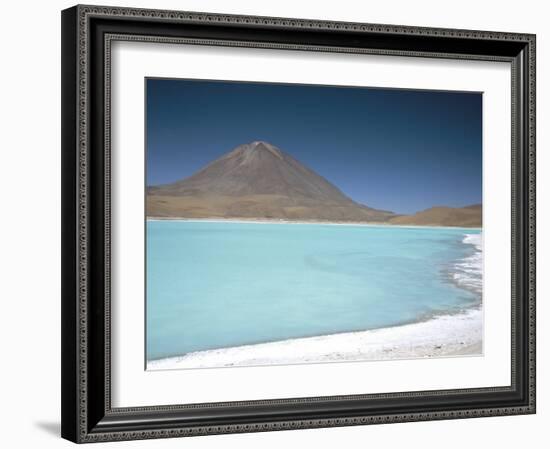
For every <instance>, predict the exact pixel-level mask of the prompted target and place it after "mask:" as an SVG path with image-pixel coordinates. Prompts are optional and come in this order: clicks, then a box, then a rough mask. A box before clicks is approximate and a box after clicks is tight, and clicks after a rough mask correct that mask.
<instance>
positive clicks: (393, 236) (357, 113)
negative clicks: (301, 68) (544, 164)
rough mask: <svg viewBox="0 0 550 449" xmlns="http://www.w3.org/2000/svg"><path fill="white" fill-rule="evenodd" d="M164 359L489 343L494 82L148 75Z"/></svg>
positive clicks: (212, 360)
mask: <svg viewBox="0 0 550 449" xmlns="http://www.w3.org/2000/svg"><path fill="white" fill-rule="evenodd" d="M145 102H146V104H145V111H146V117H145V119H146V136H145V137H146V138H145V144H146V174H145V195H146V202H145V203H146V211H145V215H146V217H145V226H146V267H145V270H146V298H145V301H146V304H145V307H146V323H145V326H146V341H145V359H146V368H147V369H148V370H164V369H189V368H215V367H235V366H258V365H286V364H298V363H326V362H353V361H355V362H357V361H381V360H395V359H418V358H432V357H467V356H480V355H482V354H483V338H482V337H483V304H482V290H483V271H482V265H483V264H482V262H483V245H482V93H480V92H459V91H434V90H408V89H396V88H395V89H393V88H392V89H388V88H376V87H345V86H325V85H299V84H276V83H259V82H234V81H209V80H187V79H163V78H146V79H145Z"/></svg>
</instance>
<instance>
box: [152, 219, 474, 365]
mask: <svg viewBox="0 0 550 449" xmlns="http://www.w3.org/2000/svg"><path fill="white" fill-rule="evenodd" d="M479 232H480V231H479V230H473V229H459V228H405V227H392V226H353V225H349V226H348V225H344V226H338V225H324V224H288V223H284V224H278V223H277V224H275V223H274V224H271V223H269V224H264V223H261V224H260V223H238V222H206V221H202V222H201V221H196V222H192V221H153V220H149V221H147V256H146V259H147V267H146V282H147V286H146V293H147V296H146V331H147V332H146V351H147V359H148V360H154V359H158V358H163V357H169V356H176V355H181V354H185V353H188V352H193V351H201V350H206V349H214V348H224V347H231V346H240V345H245V344H254V343H263V342H269V341H279V340H286V339H291V338H300V337H308V336H314V335H327V334H335V333H340V332H349V331H358V330H368V329H374V328H380V327H387V326H393V325H397V324H403V323H408V322H414V321H418V320H422V319H426V318H427V317H430V316H432V315H435V314H441V313H453V312H458V311H461V310H464V309H466V308H469V307H474V306H477V305H479V303H480V301H481V292H480V290H476V288H471V287H472V285H474V286H475V285H478V284H479V285H481V263H480V262H479V267H478V266H477V265H476V266H474V267H473V268H472V267H471V266H470V265H471V264H469V262H468V261H469V260H472V258H473V257H474V256H476V254H475V253H476V252H477V253H478V254H477V255H478V256H480V254H479V251H480V247H476V246H475V245H472V244H467V243H465V242H464V240H465V237H467V236H472V235H475V234H479ZM478 259H479V260H481V257H479V258H478ZM464 267H466V268H464ZM472 277H473V280H472ZM461 280H463V281H464V282H461Z"/></svg>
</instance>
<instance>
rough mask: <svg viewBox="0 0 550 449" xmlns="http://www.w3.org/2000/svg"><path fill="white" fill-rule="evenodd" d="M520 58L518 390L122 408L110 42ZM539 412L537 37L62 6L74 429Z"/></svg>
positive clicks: (115, 432) (67, 418)
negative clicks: (113, 302) (116, 361)
mask: <svg viewBox="0 0 550 449" xmlns="http://www.w3.org/2000/svg"><path fill="white" fill-rule="evenodd" d="M117 39H121V40H142V41H154V42H158V43H162V42H167V43H168V42H173V43H177V42H182V41H186V42H191V41H192V42H193V43H196V44H199V45H200V44H201V43H208V44H210V45H222V46H233V45H239V46H245V47H260V48H265V49H266V51H269V49H270V48H277V49H299V50H304V51H325V52H326V51H330V52H351V53H366V54H382V55H401V56H407V55H408V56H420V57H433V58H450V59H475V60H492V61H495V60H496V61H508V62H509V63H510V64H511V67H512V84H511V93H512V105H511V106H512V117H511V129H512V142H511V146H512V173H511V177H512V204H511V205H510V206H511V211H512V267H511V268H512V290H511V291H512V311H511V316H512V328H511V335H512V342H511V348H512V357H511V361H512V363H511V366H510V370H511V379H512V382H511V385H510V386H509V387H508V386H507V387H497V386H495V387H492V388H475V389H464V390H462V389H461V390H446V391H441V390H439V391H423V392H389V393H387V394H365V395H354V396H338V397H336V396H328V397H316V398H310V397H304V398H288V399H280V400H264V401H247V402H231V403H216V404H208V405H204V404H192V405H172V406H150V407H141V408H113V407H111V400H110V399H111V385H110V363H111V359H110V357H111V354H110V324H111V323H110V319H111V316H110V245H111V240H110V238H111V236H110V196H109V195H110V191H109V188H110V181H111V179H110V176H111V174H110V170H109V167H110V166H109V163H110V143H109V138H110V116H109V103H108V99H109V98H110V97H109V94H110V92H109V89H110V85H109V76H110V43H111V42H112V41H113V40H117ZM530 413H535V36H534V35H532V34H516V33H507V32H487V31H469V30H456V29H436V28H421V27H410V26H394V25H376V24H365V23H345V22H330V21H316V20H303V19H288V18H271V17H254V16H236V15H218V14H205V13H195V12H178V11H160V10H147V9H133V8H131V9H130V8H120V7H99V6H82V5H79V6H75V7H72V8H69V9H66V10H64V11H63V12H62V436H63V437H64V438H66V439H69V440H71V441H74V442H78V443H84V442H95V441H112V440H132V439H146V438H164V437H173V436H193V435H205V434H217V433H233V432H257V431H271V430H284V429H298V428H314V427H328V426H348V425H361V424H374V423H394V422H405V421H423V420H436V419H451V418H468V417H483V416H497V415H514V414H530Z"/></svg>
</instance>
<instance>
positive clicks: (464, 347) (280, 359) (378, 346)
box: [147, 308, 483, 370]
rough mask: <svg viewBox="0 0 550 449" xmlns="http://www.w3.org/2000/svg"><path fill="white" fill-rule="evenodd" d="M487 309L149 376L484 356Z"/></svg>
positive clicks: (199, 356) (205, 354)
mask: <svg viewBox="0 0 550 449" xmlns="http://www.w3.org/2000/svg"><path fill="white" fill-rule="evenodd" d="M482 321H483V312H482V310H481V308H478V309H471V310H468V311H466V312H464V313H460V314H454V315H443V316H437V317H435V318H432V319H429V320H427V321H422V322H418V323H413V324H405V325H402V326H394V327H388V328H382V329H374V330H368V331H362V332H348V333H342V334H334V335H324V336H319V337H307V338H297V339H291V340H284V341H276V342H269V343H259V344H254V345H246V346H238V347H231V348H222V349H213V350H208V351H198V352H192V353H189V354H185V355H182V356H177V357H169V358H164V359H159V360H152V361H149V362H148V363H147V369H148V370H168V369H184V368H216V367H229V366H260V365H287V364H296V363H319V362H342V361H374V360H390V359H391V360H395V359H416V358H430V357H452V356H465V355H471V356H476V355H477V356H480V355H482V354H483V349H482V329H483V323H482Z"/></svg>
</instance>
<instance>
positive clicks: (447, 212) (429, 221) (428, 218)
mask: <svg viewBox="0 0 550 449" xmlns="http://www.w3.org/2000/svg"><path fill="white" fill-rule="evenodd" d="M389 222H390V223H392V224H397V225H417V226H458V227H475V228H479V227H481V224H482V223H481V222H482V207H481V204H473V205H471V206H465V207H445V206H438V207H432V208H430V209H426V210H423V211H420V212H417V213H416V214H414V215H400V216H396V217H392V218H390V219H389Z"/></svg>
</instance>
